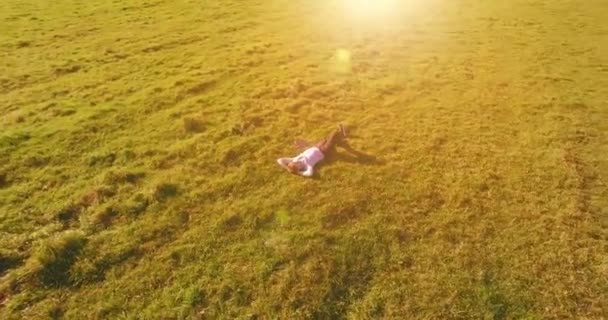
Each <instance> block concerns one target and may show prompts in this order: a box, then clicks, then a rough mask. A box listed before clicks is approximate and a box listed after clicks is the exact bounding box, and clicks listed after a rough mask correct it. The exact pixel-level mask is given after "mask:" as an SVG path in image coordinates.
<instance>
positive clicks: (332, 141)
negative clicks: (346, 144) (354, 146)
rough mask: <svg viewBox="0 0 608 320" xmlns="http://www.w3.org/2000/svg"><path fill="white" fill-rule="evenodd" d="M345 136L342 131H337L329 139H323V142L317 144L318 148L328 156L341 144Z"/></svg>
mask: <svg viewBox="0 0 608 320" xmlns="http://www.w3.org/2000/svg"><path fill="white" fill-rule="evenodd" d="M343 139H344V136H343V135H342V132H341V131H340V130H336V131H334V132H332V133H331V134H330V135H329V137H327V138H325V139H323V140H322V141H321V142H319V143H317V144H316V147H317V148H319V150H321V152H323V154H327V153H329V152H331V151H332V150H333V149H334V148H335V146H336V145H337V144H340V143H341V142H342V140H343Z"/></svg>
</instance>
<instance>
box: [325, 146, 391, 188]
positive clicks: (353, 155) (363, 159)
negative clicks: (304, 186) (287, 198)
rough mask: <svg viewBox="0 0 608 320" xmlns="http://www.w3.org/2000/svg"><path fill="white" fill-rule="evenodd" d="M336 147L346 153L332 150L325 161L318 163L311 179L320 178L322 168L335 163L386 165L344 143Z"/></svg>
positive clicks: (382, 161)
mask: <svg viewBox="0 0 608 320" xmlns="http://www.w3.org/2000/svg"><path fill="white" fill-rule="evenodd" d="M337 147H339V148H341V149H343V150H344V151H346V152H339V151H338V150H333V151H332V152H330V153H329V154H328V155H327V156H326V158H325V161H323V162H321V163H319V164H318V165H317V167H316V168H315V169H316V170H315V175H314V176H313V179H318V178H320V171H321V169H322V168H324V167H325V166H328V165H331V164H333V163H336V162H346V163H352V164H359V165H366V166H378V165H383V164H385V163H386V162H385V161H384V160H382V159H379V158H378V157H376V156H374V155H371V154H368V153H365V152H362V151H360V150H356V149H354V148H353V147H352V146H351V145H350V144H348V142H346V141H342V142H340V143H339V144H338V145H337Z"/></svg>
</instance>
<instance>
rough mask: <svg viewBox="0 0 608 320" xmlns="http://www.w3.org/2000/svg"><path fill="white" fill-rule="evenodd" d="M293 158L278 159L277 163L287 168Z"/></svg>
mask: <svg viewBox="0 0 608 320" xmlns="http://www.w3.org/2000/svg"><path fill="white" fill-rule="evenodd" d="M292 160H293V158H281V159H278V160H277V163H278V164H279V165H280V166H281V167H283V168H287V164H288V163H290V162H291V161H292Z"/></svg>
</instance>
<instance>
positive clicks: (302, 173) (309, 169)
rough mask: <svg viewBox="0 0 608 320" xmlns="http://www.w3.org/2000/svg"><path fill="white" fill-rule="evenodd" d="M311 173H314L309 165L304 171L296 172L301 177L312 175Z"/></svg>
mask: <svg viewBox="0 0 608 320" xmlns="http://www.w3.org/2000/svg"><path fill="white" fill-rule="evenodd" d="M313 173H314V170H313V167H312V166H310V165H307V167H306V171H302V172H298V174H299V175H301V176H303V177H312V175H313Z"/></svg>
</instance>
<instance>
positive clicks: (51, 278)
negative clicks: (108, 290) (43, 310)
mask: <svg viewBox="0 0 608 320" xmlns="http://www.w3.org/2000/svg"><path fill="white" fill-rule="evenodd" d="M85 241H86V238H85V236H84V234H83V233H82V232H78V231H66V232H64V233H61V234H57V235H54V236H52V237H51V238H49V239H47V240H44V241H43V242H42V243H41V244H40V245H39V246H38V247H37V248H36V250H34V252H33V254H32V256H31V257H30V260H29V263H28V266H29V268H30V270H31V271H34V272H35V274H36V275H37V277H38V279H39V280H40V282H41V283H42V285H44V286H49V287H58V286H64V285H68V284H69V283H70V275H69V270H70V267H71V266H72V264H73V263H74V261H75V260H76V257H77V256H78V254H79V253H80V250H81V249H82V247H83V246H84V244H85Z"/></svg>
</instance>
